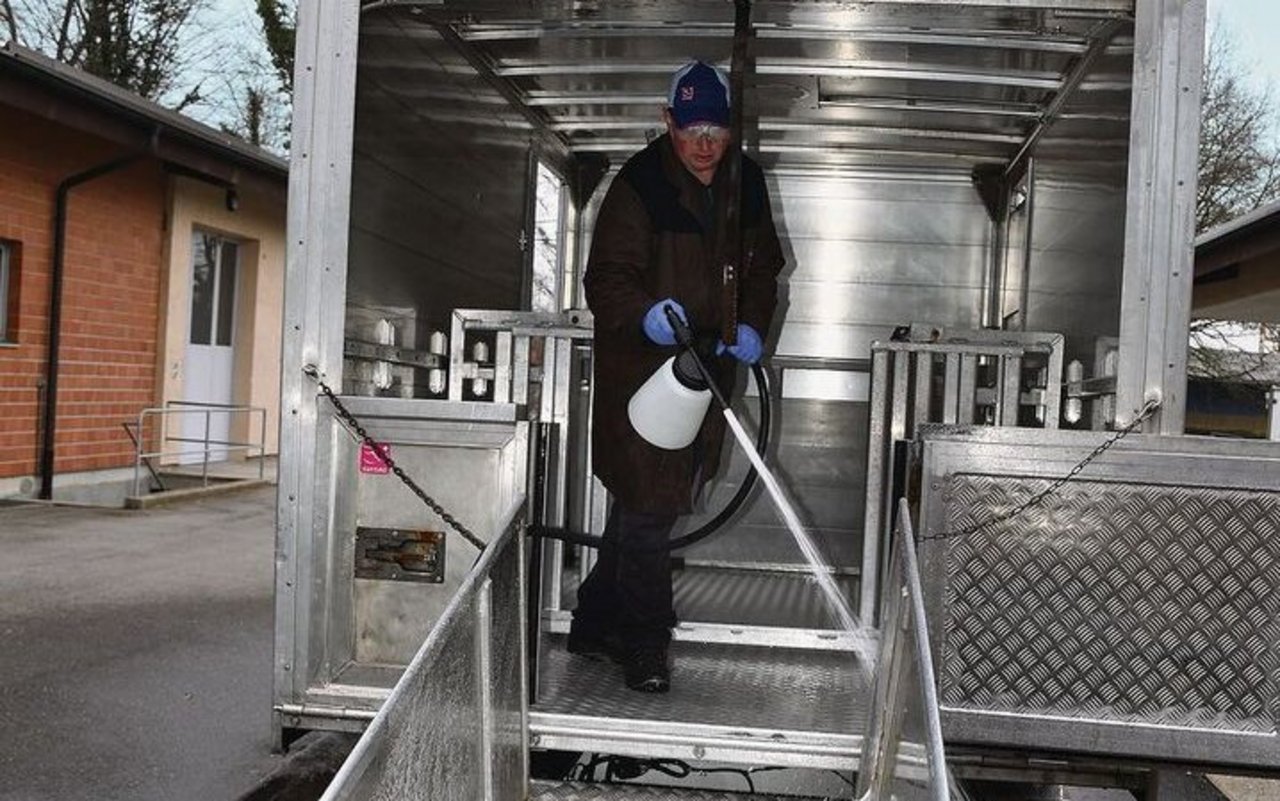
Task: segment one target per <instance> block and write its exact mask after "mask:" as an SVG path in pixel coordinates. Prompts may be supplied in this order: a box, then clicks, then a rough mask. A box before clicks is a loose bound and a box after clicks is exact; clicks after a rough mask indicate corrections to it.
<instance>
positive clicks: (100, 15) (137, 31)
mask: <svg viewBox="0 0 1280 801" xmlns="http://www.w3.org/2000/svg"><path fill="white" fill-rule="evenodd" d="M4 2H5V11H6V14H7V16H8V17H9V24H10V31H11V37H12V38H13V40H14V41H17V42H18V43H20V44H24V45H26V46H28V47H32V48H35V49H37V50H40V51H41V52H43V53H45V54H46V55H48V56H50V57H52V58H54V59H57V60H58V61H62V62H64V63H66V64H70V65H72V66H75V67H79V68H81V69H83V70H85V71H86V72H89V73H92V74H94V75H97V76H98V77H100V78H104V79H106V80H108V81H111V82H112V83H114V84H116V85H118V86H122V87H124V88H126V89H129V90H130V91H133V92H136V93H137V94H139V95H141V96H142V97H145V98H147V99H148V100H161V99H162V98H164V97H166V96H170V95H172V94H173V93H174V92H175V91H176V90H177V89H178V84H179V82H180V81H181V79H182V78H183V77H184V73H185V72H186V69H187V67H188V66H189V64H190V62H191V59H192V57H193V55H194V53H193V52H192V48H190V47H188V46H187V43H188V40H187V39H186V38H185V37H186V34H187V33H188V32H189V30H190V28H191V26H192V23H193V21H194V19H195V17H196V15H197V13H198V12H199V11H200V10H201V9H202V8H203V7H204V6H205V4H206V0H4ZM199 96H200V92H199V89H198V86H197V87H184V88H183V90H182V91H180V92H179V93H178V100H177V102H175V103H171V104H170V105H176V106H177V107H179V108H181V107H183V106H185V105H189V104H191V103H193V102H196V101H197V100H198V99H199Z"/></svg>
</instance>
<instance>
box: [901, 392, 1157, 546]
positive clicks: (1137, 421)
mask: <svg viewBox="0 0 1280 801" xmlns="http://www.w3.org/2000/svg"><path fill="white" fill-rule="evenodd" d="M1159 408H1160V402H1159V401H1155V400H1149V401H1147V402H1146V403H1145V404H1143V406H1142V410H1141V411H1139V412H1138V415H1137V417H1135V418H1133V420H1132V421H1130V422H1129V423H1128V424H1127V425H1125V426H1123V427H1122V428H1118V429H1116V431H1115V432H1114V433H1113V434H1112V435H1111V436H1110V437H1108V438H1107V439H1106V441H1105V442H1103V443H1102V444H1101V445H1099V446H1098V447H1096V448H1094V449H1093V450H1092V451H1090V452H1089V455H1088V456H1086V457H1084V458H1083V459H1081V460H1080V461H1079V462H1078V463H1077V464H1076V466H1075V467H1073V468H1071V470H1070V471H1069V472H1068V473H1067V474H1066V475H1065V476H1062V477H1061V478H1058V479H1055V480H1054V481H1053V483H1052V484H1050V485H1049V486H1047V487H1045V488H1044V489H1042V490H1040V491H1039V492H1037V493H1036V494H1035V495H1032V496H1031V497H1030V498H1029V499H1028V500H1026V501H1024V502H1023V503H1021V504H1019V505H1018V506H1015V507H1014V508H1013V509H1010V510H1009V511H1007V512H1002V513H1001V514H998V515H995V516H993V517H989V518H987V519H986V520H981V521H979V522H977V523H974V524H973V525H971V526H968V527H966V528H962V529H960V530H959V531H942V532H939V533H937V534H925V535H922V536H919V537H917V538H916V541H917V542H922V543H923V542H933V541H935V540H952V539H959V538H960V537H967V536H969V535H971V534H976V533H978V532H979V531H982V530H983V529H986V528H990V527H991V526H994V525H997V524H999V523H1004V522H1006V521H1009V520H1012V519H1013V518H1015V517H1017V516H1018V515H1020V514H1022V513H1023V512H1025V511H1027V510H1028V509H1030V508H1032V507H1034V506H1038V505H1039V504H1040V503H1042V502H1044V500H1045V499H1046V498H1049V497H1050V496H1052V495H1054V494H1055V493H1056V492H1057V491H1058V490H1060V489H1062V488H1063V486H1065V485H1066V484H1067V483H1068V482H1070V481H1072V480H1073V479H1075V477H1076V476H1078V475H1080V473H1081V471H1083V470H1084V469H1085V468H1086V467H1088V466H1089V464H1090V463H1091V462H1092V461H1093V460H1095V459H1097V458H1098V457H1099V456H1101V455H1102V454H1104V453H1106V452H1107V451H1108V450H1109V449H1110V448H1111V447H1112V446H1113V445H1115V444H1116V443H1117V442H1119V441H1120V440H1122V439H1124V438H1125V437H1127V436H1129V435H1130V434H1132V433H1133V432H1134V431H1136V430H1137V429H1138V428H1139V427H1140V426H1141V425H1142V424H1143V423H1145V422H1146V421H1147V420H1148V419H1149V418H1150V417H1151V415H1153V414H1155V413H1156V411H1157V410H1158V409H1159Z"/></svg>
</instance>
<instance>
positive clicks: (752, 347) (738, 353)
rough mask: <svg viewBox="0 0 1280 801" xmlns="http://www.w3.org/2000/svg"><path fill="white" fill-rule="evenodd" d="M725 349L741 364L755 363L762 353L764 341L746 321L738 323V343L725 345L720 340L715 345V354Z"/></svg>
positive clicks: (721, 352) (719, 353)
mask: <svg viewBox="0 0 1280 801" xmlns="http://www.w3.org/2000/svg"><path fill="white" fill-rule="evenodd" d="M725 351H728V352H729V355H730V356H732V357H733V358H735V359H737V360H738V361H740V362H742V363H743V364H755V363H756V362H758V361H760V357H761V356H763V355H764V341H763V340H761V339H760V335H759V334H758V333H756V330H755V329H754V328H752V327H751V326H749V325H747V324H746V323H738V344H736V345H725V344H724V343H723V342H721V343H719V344H718V345H716V355H717V356H719V355H721V354H723V353H724V352H725Z"/></svg>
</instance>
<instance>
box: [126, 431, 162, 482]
mask: <svg viewBox="0 0 1280 801" xmlns="http://www.w3.org/2000/svg"><path fill="white" fill-rule="evenodd" d="M134 425H137V424H136V423H134V422H133V421H132V420H125V421H124V422H123V423H121V424H120V427H121V428H123V429H124V433H125V434H126V435H127V436H128V437H129V441H130V442H132V443H133V449H134V451H137V450H138V449H139V448H141V447H142V441H141V440H139V439H138V434H135V433H133V428H132V426H134ZM145 462H146V465H147V472H148V473H150V474H151V480H152V481H154V482H156V486H157V487H159V488H160V491H161V492H164V491H165V490H166V489H167V487H165V485H164V479H162V478H160V473H159V472H157V471H156V466H155V465H153V464H152V463H151V460H150V459H146V460H145ZM134 494H135V495H136V494H137V481H136V480H135V481H134Z"/></svg>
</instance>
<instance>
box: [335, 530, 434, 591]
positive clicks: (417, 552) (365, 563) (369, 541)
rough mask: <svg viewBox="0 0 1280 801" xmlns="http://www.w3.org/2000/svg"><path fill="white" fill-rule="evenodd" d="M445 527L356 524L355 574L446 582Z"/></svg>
mask: <svg viewBox="0 0 1280 801" xmlns="http://www.w3.org/2000/svg"><path fill="white" fill-rule="evenodd" d="M444 542H445V536H444V532H443V531H426V530H414V529H407V528H373V527H368V526H360V527H358V528H356V558H355V571H356V578H363V579H381V580H384V581H409V582H415V583H420V584H443V583H444Z"/></svg>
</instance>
